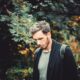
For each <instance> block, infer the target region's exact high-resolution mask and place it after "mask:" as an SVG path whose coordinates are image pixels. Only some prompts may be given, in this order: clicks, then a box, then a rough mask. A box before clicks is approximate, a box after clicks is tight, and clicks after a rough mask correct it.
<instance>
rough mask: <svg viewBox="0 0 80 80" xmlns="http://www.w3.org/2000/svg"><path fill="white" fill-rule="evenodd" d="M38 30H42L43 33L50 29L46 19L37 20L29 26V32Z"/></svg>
mask: <svg viewBox="0 0 80 80" xmlns="http://www.w3.org/2000/svg"><path fill="white" fill-rule="evenodd" d="M40 30H42V32H43V33H47V32H50V31H51V29H50V25H49V23H48V22H46V21H38V22H36V23H35V24H34V25H33V26H32V27H31V28H30V32H31V34H34V33H36V32H37V31H40Z"/></svg>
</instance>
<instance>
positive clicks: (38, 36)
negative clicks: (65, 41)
mask: <svg viewBox="0 0 80 80" xmlns="http://www.w3.org/2000/svg"><path fill="white" fill-rule="evenodd" d="M32 37H33V39H34V40H35V41H36V42H37V45H38V47H40V48H42V49H47V47H48V45H49V38H50V34H48V33H46V34H44V33H43V32H42V31H41V30H40V31H38V32H36V33H35V34H33V36H32Z"/></svg>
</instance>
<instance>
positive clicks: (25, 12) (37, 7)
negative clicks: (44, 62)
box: [0, 0, 80, 80]
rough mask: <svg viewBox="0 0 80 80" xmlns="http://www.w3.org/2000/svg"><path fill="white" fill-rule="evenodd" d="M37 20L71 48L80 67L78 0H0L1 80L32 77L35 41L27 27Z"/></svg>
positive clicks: (17, 79)
mask: <svg viewBox="0 0 80 80" xmlns="http://www.w3.org/2000/svg"><path fill="white" fill-rule="evenodd" d="M40 20H46V21H47V22H49V23H50V27H51V33H52V38H53V39H55V40H57V41H59V42H62V43H66V44H68V45H69V46H70V47H71V49H72V51H73V55H74V58H75V60H76V63H77V66H78V68H80V0H0V64H1V65H0V79H1V80H32V72H33V62H34V51H35V49H36V45H35V44H36V43H35V42H34V41H33V40H32V39H31V34H30V32H29V28H30V27H32V25H33V24H34V23H35V22H37V21H40Z"/></svg>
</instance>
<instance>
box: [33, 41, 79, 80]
mask: <svg viewBox="0 0 80 80" xmlns="http://www.w3.org/2000/svg"><path fill="white" fill-rule="evenodd" d="M60 47H61V44H60V43H58V42H57V41H54V40H53V43H52V49H51V53H50V58H49V63H48V69H47V80H78V78H77V66H76V63H75V60H74V57H73V55H72V51H71V49H70V48H69V47H68V46H67V47H66V49H65V53H64V58H63V59H62V58H61V56H60ZM41 53H42V49H38V50H37V51H36V55H35V61H34V69H33V80H39V70H38V62H39V59H40V56H41Z"/></svg>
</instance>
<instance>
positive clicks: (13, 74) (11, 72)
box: [6, 67, 33, 80]
mask: <svg viewBox="0 0 80 80" xmlns="http://www.w3.org/2000/svg"><path fill="white" fill-rule="evenodd" d="M32 72H33V69H32V68H31V67H29V68H24V69H21V68H16V67H12V68H10V69H8V70H7V72H6V75H7V79H8V80H16V79H29V78H32Z"/></svg>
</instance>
